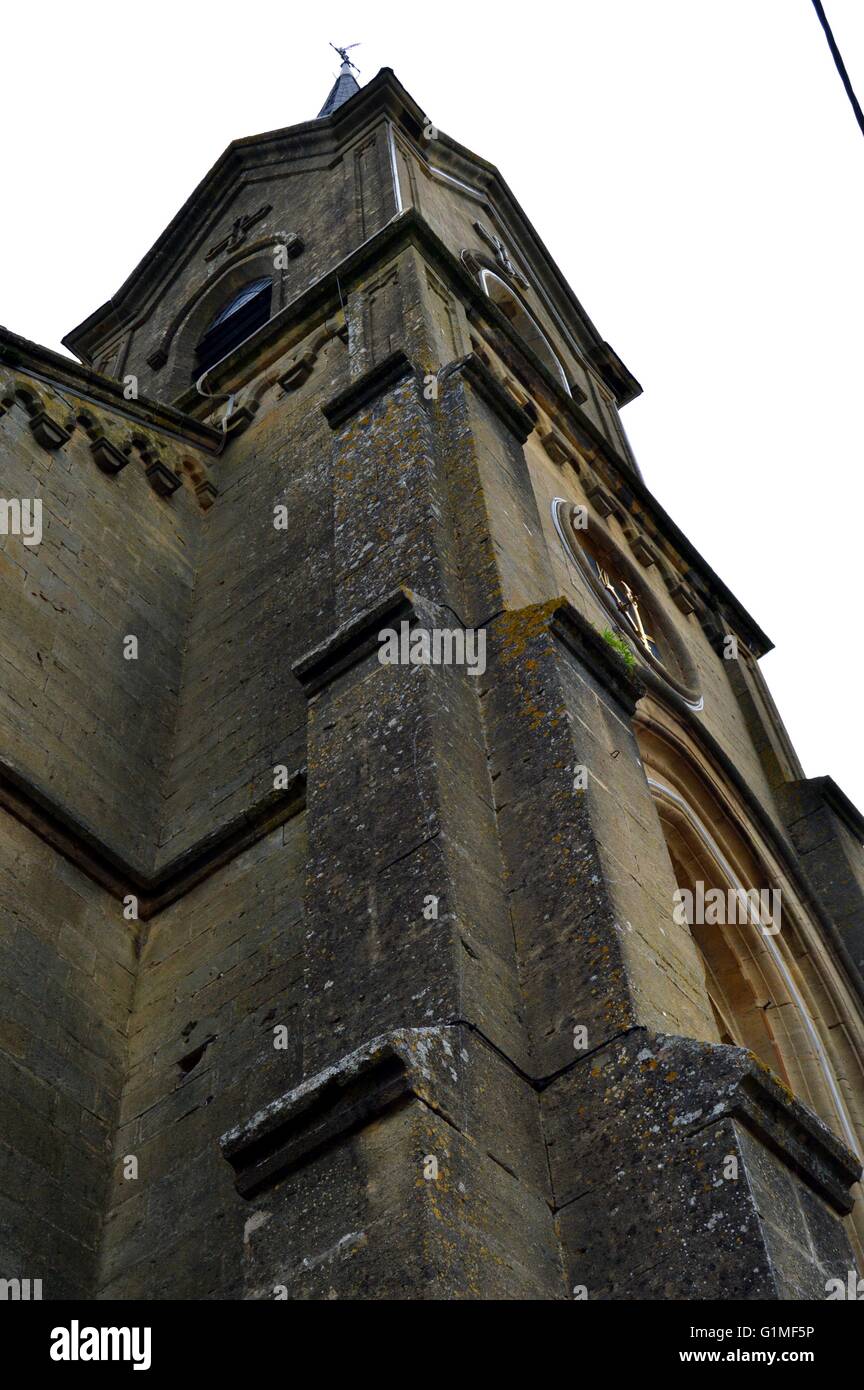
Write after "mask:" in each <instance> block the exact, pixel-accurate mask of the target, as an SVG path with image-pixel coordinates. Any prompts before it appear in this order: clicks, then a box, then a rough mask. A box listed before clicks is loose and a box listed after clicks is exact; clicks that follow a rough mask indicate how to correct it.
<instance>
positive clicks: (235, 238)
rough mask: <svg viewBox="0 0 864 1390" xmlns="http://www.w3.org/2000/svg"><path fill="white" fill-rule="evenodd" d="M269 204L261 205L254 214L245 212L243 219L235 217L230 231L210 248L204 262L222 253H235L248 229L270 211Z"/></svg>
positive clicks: (244, 238)
mask: <svg viewBox="0 0 864 1390" xmlns="http://www.w3.org/2000/svg"><path fill="white" fill-rule="evenodd" d="M271 206H272V204H271V203H262V205H261V207H260V208H256V209H255V211H254V212H247V213H246V215H245V216H244V217H235V219H234V221H233V223H232V225H231V230H230V232H229V233H228V235H227V236H224V237H223V238H222V240H221V241H217V243H216V245H215V246H211V247H210V250H209V251H208V252H207V255H206V256H205V257H204V259H205V261H212V260H213V259H214V258H215V257H216V256H220V255H221V254H222V252H223V251H235V250H236V249H237V247H238V246H242V245H243V242H244V241H245V240H246V237H247V236H248V234H249V228H250V227H254V226H255V223H256V222H260V221H261V218H262V217H266V216H267V214H268V212H269V211H270V209H271Z"/></svg>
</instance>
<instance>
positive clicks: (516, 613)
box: [498, 598, 564, 662]
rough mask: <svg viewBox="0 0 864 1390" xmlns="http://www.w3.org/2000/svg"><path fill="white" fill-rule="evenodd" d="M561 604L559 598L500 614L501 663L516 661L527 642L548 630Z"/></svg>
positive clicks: (521, 654) (522, 652)
mask: <svg viewBox="0 0 864 1390" xmlns="http://www.w3.org/2000/svg"><path fill="white" fill-rule="evenodd" d="M563 602H564V600H563V599H561V598H554V599H550V601H549V602H548V603H542V604H531V605H529V606H528V607H527V608H516V609H508V610H507V611H506V612H504V613H502V614H501V616H500V618H499V619H498V630H499V632H500V634H501V659H502V661H505V662H513V661H518V659H519V658H520V657H521V656H523V655H524V653H525V650H526V648H527V647H528V644H529V642H531V641H532V640H533V638H535V637H538V636H539V635H540V633H542V632H545V631H547V630H548V627H549V621H550V619H551V617H552V615H553V613H554V612H555V611H556V609H558V608H560V606H561V604H562V603H563Z"/></svg>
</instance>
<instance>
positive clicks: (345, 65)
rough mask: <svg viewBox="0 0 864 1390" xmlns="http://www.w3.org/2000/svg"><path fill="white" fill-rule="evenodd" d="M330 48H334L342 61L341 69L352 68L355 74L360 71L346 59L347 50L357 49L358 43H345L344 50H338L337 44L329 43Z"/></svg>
mask: <svg viewBox="0 0 864 1390" xmlns="http://www.w3.org/2000/svg"><path fill="white" fill-rule="evenodd" d="M330 47H331V48H335V50H336V52H337V53H338V54H339V57H340V58H341V59H342V66H343V68H353V69H354V71H355V72H359V71H360V69H359V68H358V66H357V64H356V63H352V61H351V59H350V58H349V57H348V52H349V50H350V49H352V48H359V47H360V45H359V43H347V44H346V45H345V47H344V48H340V47H339V45H338V43H331V45H330Z"/></svg>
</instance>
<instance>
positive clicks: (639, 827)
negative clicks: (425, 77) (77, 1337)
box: [0, 52, 864, 1300]
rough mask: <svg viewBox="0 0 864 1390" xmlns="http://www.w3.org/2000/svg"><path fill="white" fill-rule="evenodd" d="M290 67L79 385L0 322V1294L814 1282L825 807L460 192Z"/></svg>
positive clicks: (582, 382)
mask: <svg viewBox="0 0 864 1390" xmlns="http://www.w3.org/2000/svg"><path fill="white" fill-rule="evenodd" d="M342 57H343V66H342V71H341V73H340V75H339V77H338V79H337V81H336V83H335V85H334V87H333V90H332V91H331V92H330V94H329V96H328V97H327V100H326V102H325V104H324V106H323V108H322V110H321V113H320V115H319V116H318V117H317V118H316V119H314V120H309V121H306V122H304V123H302V124H300V125H295V126H292V127H290V128H288V129H285V130H279V131H274V132H271V133H269V134H264V135H259V136H255V137H253V138H251V139H242V140H237V141H235V142H234V143H233V144H232V145H231V146H229V148H228V149H227V150H226V152H225V154H224V155H223V156H222V157H221V159H220V160H219V161H218V162H217V163H216V165H215V166H214V167H213V169H212V170H211V171H210V173H209V174H207V176H206V177H205V179H204V180H203V182H202V183H201V184H200V185H199V187H198V188H197V189H195V191H194V192H193V193H192V195H191V197H190V198H189V200H188V201H187V203H186V204H185V206H184V207H183V208H182V209H181V210H180V212H179V213H178V214H177V216H176V217H175V218H174V220H173V221H172V222H171V223H170V225H169V226H168V227H167V228H166V229H165V231H164V232H163V233H162V235H161V236H160V238H159V240H158V241H157V242H156V244H155V245H154V246H153V248H152V250H151V251H149V252H148V254H147V255H146V256H145V257H144V259H143V260H142V262H141V263H140V264H139V265H138V266H137V267H136V268H135V269H134V270H133V271H132V273H131V274H130V276H129V278H128V279H127V281H126V282H125V284H124V285H123V286H122V287H121V288H120V289H119V291H118V292H117V293H116V294H115V295H114V296H113V298H112V299H111V300H110V301H109V302H108V303H106V304H105V305H103V306H102V308H101V309H97V310H96V312H94V313H93V314H92V315H91V316H90V317H89V318H88V319H87V320H86V321H85V322H84V323H82V324H81V325H80V326H79V327H78V328H76V329H75V330H74V331H73V332H71V333H70V334H69V335H68V337H67V338H66V339H65V343H66V345H67V347H68V348H69V349H70V350H71V351H72V352H73V353H74V354H75V355H76V357H77V358H78V359H79V361H80V364H81V365H78V364H77V363H73V362H71V361H69V360H68V359H67V358H65V357H62V356H59V355H57V354H54V353H52V352H50V351H48V350H46V349H44V348H41V347H38V346H36V345H34V344H32V343H29V342H26V341H24V340H23V339H20V338H17V337H16V336H15V335H14V334H11V333H9V332H6V331H5V330H3V331H2V332H0V451H2V457H3V474H2V475H3V479H4V482H3V488H4V489H5V493H6V494H8V495H4V499H3V502H2V505H3V507H4V509H5V510H4V513H3V515H4V517H5V520H6V523H7V524H6V526H5V530H4V534H3V535H2V536H0V547H2V548H0V586H2V592H3V601H2V604H0V615H2V616H0V622H2V632H3V640H2V643H0V665H2V671H3V679H2V696H0V698H2V702H3V712H4V717H3V720H2V749H0V758H2V761H0V791H2V806H0V876H2V885H3V887H2V892H3V901H4V905H5V907H6V909H7V912H5V913H4V914H3V918H2V926H0V932H2V935H0V950H2V961H3V983H2V985H0V997H2V1000H3V1006H2V1011H0V1049H2V1055H0V1094H2V1113H3V1122H2V1132H0V1158H2V1161H3V1162H2V1176H0V1211H2V1215H3V1220H2V1222H0V1229H2V1231H3V1235H2V1238H0V1277H5V1278H8V1279H15V1278H17V1279H25V1278H29V1279H41V1280H42V1289H43V1297H45V1298H52V1299H64V1298H92V1299H140V1298H144V1299H174V1298H178V1299H189V1298H194V1299H202V1298H203V1299H273V1298H277V1299H279V1298H288V1299H320V1298H334V1297H338V1298H359V1299H373V1298H393V1299H396V1298H412V1299H431V1298H444V1299H450V1298H457V1299H462V1298H466V1299H521V1298H528V1299H553V1300H558V1299H573V1298H577V1299H582V1298H586V1297H587V1298H589V1299H600V1300H608V1299H637V1298H647V1299H676V1300H685V1299H706V1298H726V1299H788V1298H808V1299H823V1298H825V1297H827V1296H828V1295H827V1293H826V1290H827V1289H828V1288H829V1285H830V1281H831V1280H834V1279H839V1280H842V1281H843V1283H844V1284H845V1283H846V1280H847V1277H848V1275H849V1271H854V1270H855V1269H856V1260H857V1261H859V1263H860V1258H861V1250H862V1244H864V1214H862V1202H861V1197H860V1187H859V1185H858V1180H859V1177H860V1172H861V1165H860V1155H861V1151H862V1140H864V857H862V851H861V843H862V838H864V823H862V818H861V816H860V815H859V813H858V812H857V811H856V809H855V808H854V807H853V806H852V805H851V804H850V803H849V801H848V800H847V799H846V797H845V796H844V795H843V793H842V792H841V791H840V790H839V788H838V787H837V786H836V785H835V784H834V782H833V781H831V779H830V778H828V777H822V778H816V779H807V778H805V776H804V774H803V771H802V768H801V766H800V764H799V762H798V759H797V757H796V755H795V752H794V750H793V748H792V746H791V744H790V741H789V738H788V736H787V734H786V732H785V730H784V728H783V725H782V723H781V721H780V718H779V716H778V714H777V711H776V709H775V707H774V705H773V702H772V700H771V697H770V694H769V692H768V690H767V687H766V685H765V683H764V681H763V679H762V677H761V674H760V669H759V665H758V660H759V657H760V656H762V655H763V654H764V653H765V652H767V651H768V650H770V642H769V640H768V638H767V637H766V636H765V634H764V633H763V632H762V631H761V629H760V628H759V626H758V625H757V623H756V622H755V621H754V620H753V618H751V617H750V615H749V614H748V613H747V612H746V611H745V610H744V608H743V607H742V606H741V604H740V603H739V602H738V600H737V599H736V598H735V597H734V595H733V594H732V593H730V591H729V590H728V589H727V588H726V586H725V585H724V583H723V581H722V579H721V578H719V577H718V576H717V575H716V574H715V573H713V571H712V570H711V569H710V568H709V566H708V565H707V564H706V563H705V561H704V560H703V559H702V557H701V556H700V555H699V553H698V551H697V550H696V549H695V548H694V547H693V545H692V544H691V543H690V542H689V541H688V540H687V538H686V536H684V535H683V534H682V533H681V531H680V530H679V529H678V527H677V526H676V525H675V523H674V521H673V520H672V519H671V518H670V517H669V516H668V515H667V514H666V512H665V511H664V510H663V508H662V507H661V506H660V505H659V503H658V502H657V501H656V499H655V498H654V497H653V496H652V494H651V491H650V488H649V485H648V483H646V481H645V480H644V479H643V476H642V473H641V472H640V469H639V466H638V465H637V462H636V460H635V458H634V456H633V454H632V452H631V449H630V447H629V445H628V442H627V437H626V435H625V433H624V429H623V427H622V424H621V420H620V412H621V410H622V409H623V407H624V406H626V405H627V403H628V402H629V401H631V400H632V399H633V398H634V397H635V396H636V395H638V394H639V391H640V387H639V385H638V382H637V380H636V379H635V377H634V376H633V375H632V373H631V372H630V370H628V368H627V367H626V366H625V365H624V363H623V362H622V361H621V359H620V358H619V356H618V355H617V353H616V352H615V351H614V349H613V348H612V347H610V345H609V344H608V343H607V342H606V341H605V340H604V338H603V337H602V335H601V333H600V332H599V331H598V330H597V329H596V328H595V326H594V324H593V323H592V322H591V321H590V319H589V318H588V317H587V315H586V313H585V311H584V310H583V309H582V307H581V305H580V303H579V301H578V300H577V298H576V297H575V295H574V293H573V291H572V290H571V288H570V287H569V285H568V284H567V283H566V282H565V280H564V279H563V277H562V275H561V273H560V271H559V270H558V268H557V267H556V265H555V264H554V262H553V261H552V259H551V258H550V256H549V254H548V252H547V251H546V249H545V247H544V245H543V242H542V241H541V240H540V238H539V236H538V235H537V232H536V231H535V230H534V228H533V227H532V225H531V223H530V222H529V220H528V218H527V216H526V214H525V213H524V212H523V210H522V209H521V207H520V206H519V204H518V202H517V201H516V199H515V198H514V196H513V194H512V193H511V191H510V189H509V188H508V186H507V184H506V183H505V182H504V180H503V178H502V177H501V175H500V174H499V172H498V170H497V169H496V168H494V167H493V166H492V165H490V164H488V163H487V162H486V161H485V160H483V159H482V158H480V157H479V156H477V155H475V154H473V153H471V152H470V151H469V150H467V149H465V148H464V147H463V146H461V145H460V144H458V143H457V142H456V141H455V140H453V139H451V138H450V137H449V136H447V135H445V134H444V133H443V132H442V131H440V130H438V129H436V128H435V127H434V126H433V125H432V123H431V121H430V120H429V118H428V117H427V115H426V113H425V112H423V111H422V110H421V109H420V108H419V107H418V106H417V104H416V102H415V101H414V100H413V99H412V98H411V96H410V95H409V94H408V93H407V92H406V91H405V90H404V89H403V87H402V86H401V85H400V83H399V82H398V80H397V79H396V77H395V76H394V74H393V73H392V72H391V71H390V70H388V69H384V70H383V71H381V72H380V73H379V74H378V75H377V76H376V77H375V78H374V79H373V80H372V81H371V82H369V83H368V84H367V85H366V86H365V87H363V88H360V87H359V86H358V84H357V82H356V80H355V78H354V76H353V73H352V70H351V64H350V60H349V58H348V55H347V52H343V54H342ZM15 503H17V504H18V512H17V517H18V522H19V524H18V527H17V530H16V527H15V525H14V524H13V523H14V522H15V517H16V513H15V506H14V504H15ZM36 503H38V504H39V506H38V507H36V506H35V504H36ZM37 516H38V517H39V518H41V521H40V535H39V538H38V539H37V537H36V527H35V520H36V518H37ZM28 518H29V519H30V521H31V522H33V523H34V524H33V525H32V526H31V530H30V532H29V533H27V530H26V524H25V523H26V521H27V519H28Z"/></svg>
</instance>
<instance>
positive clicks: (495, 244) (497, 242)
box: [474, 222, 528, 290]
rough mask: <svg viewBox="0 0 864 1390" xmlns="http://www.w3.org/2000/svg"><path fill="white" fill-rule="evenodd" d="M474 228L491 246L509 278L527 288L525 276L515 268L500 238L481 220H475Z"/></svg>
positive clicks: (524, 288)
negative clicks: (487, 228) (488, 229)
mask: <svg viewBox="0 0 864 1390" xmlns="http://www.w3.org/2000/svg"><path fill="white" fill-rule="evenodd" d="M474 230H475V232H477V233H478V234H479V235H480V236H482V238H483V240H484V241H485V242H487V244H488V245H489V246H491V247H492V250H493V251H494V252H495V259H496V261H497V262H498V264H499V265H500V267H501V269H502V270H503V271H504V274H505V275H509V276H510V279H511V280H515V281H516V284H517V285H521V286H522V288H523V290H527V289H528V281H527V280H526V279H525V276H524V275H523V274H522V273H521V272H520V271H518V270H517V269H516V267H515V265H514V264H513V262H512V261H511V259H510V257H509V255H508V253H507V247H506V246H505V245H504V243H503V241H502V240H501V238H500V237H498V236H495V235H494V233H492V232H489V231H487V230H486V228H485V227H484V226H483V223H482V222H475V223H474Z"/></svg>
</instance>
